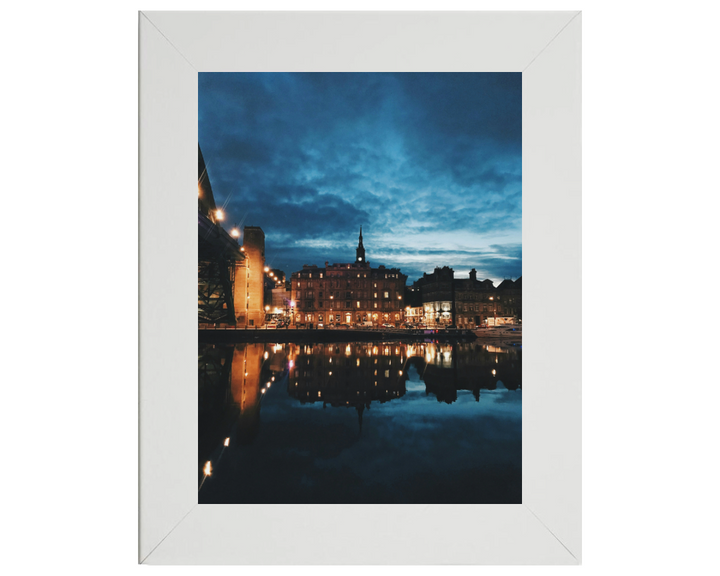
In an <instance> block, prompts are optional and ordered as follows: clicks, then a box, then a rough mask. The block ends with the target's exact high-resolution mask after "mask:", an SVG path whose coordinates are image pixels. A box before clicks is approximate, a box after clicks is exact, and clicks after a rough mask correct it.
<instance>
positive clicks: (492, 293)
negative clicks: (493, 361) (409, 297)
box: [415, 266, 522, 328]
mask: <svg viewBox="0 0 720 576" xmlns="http://www.w3.org/2000/svg"><path fill="white" fill-rule="evenodd" d="M415 286H417V287H418V288H419V289H420V294H421V299H422V306H423V312H424V321H425V322H426V323H427V324H428V326H449V325H455V326H458V327H460V328H479V327H482V326H488V325H494V324H496V323H509V322H514V321H516V320H517V321H519V320H521V319H522V278H518V279H517V280H516V281H515V282H513V281H512V280H505V281H503V282H502V283H501V284H500V285H499V286H498V287H497V288H496V287H495V286H494V285H493V283H492V281H491V280H488V279H485V280H478V279H477V271H476V270H475V269H474V268H473V269H472V270H471V271H470V274H469V277H468V278H455V272H454V271H453V269H452V268H449V267H448V266H444V267H442V268H435V271H434V272H433V273H432V274H427V273H426V274H423V277H422V278H420V279H419V280H418V281H417V282H416V283H415Z"/></svg>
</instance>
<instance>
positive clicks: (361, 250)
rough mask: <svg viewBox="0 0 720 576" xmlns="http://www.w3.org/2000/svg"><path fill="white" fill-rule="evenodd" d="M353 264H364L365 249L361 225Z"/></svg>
mask: <svg viewBox="0 0 720 576" xmlns="http://www.w3.org/2000/svg"><path fill="white" fill-rule="evenodd" d="M355 263H356V264H358V263H363V264H364V263H365V247H364V246H363V241H362V225H361V226H360V238H359V239H358V247H357V249H356V250H355Z"/></svg>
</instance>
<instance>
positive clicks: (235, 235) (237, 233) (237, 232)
mask: <svg viewBox="0 0 720 576" xmlns="http://www.w3.org/2000/svg"><path fill="white" fill-rule="evenodd" d="M230 236H232V237H233V238H240V230H238V229H237V228H233V229H232V230H230Z"/></svg>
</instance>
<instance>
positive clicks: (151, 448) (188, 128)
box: [139, 12, 581, 564]
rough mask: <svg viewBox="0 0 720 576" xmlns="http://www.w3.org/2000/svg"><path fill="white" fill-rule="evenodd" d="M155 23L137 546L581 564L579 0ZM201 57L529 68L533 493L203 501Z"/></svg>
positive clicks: (261, 557) (351, 66) (526, 374)
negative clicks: (446, 498)
mask: <svg viewBox="0 0 720 576" xmlns="http://www.w3.org/2000/svg"><path fill="white" fill-rule="evenodd" d="M139 39H140V58H139V80H140V88H139V91H140V94H139V107H140V119H139V121H140V130H139V132H140V142H139V146H140V169H139V172H140V177H139V188H140V190H139V193H140V198H139V206H140V223H139V229H140V238H139V241H140V255H139V260H140V270H139V274H140V285H139V291H140V305H139V306H140V318H139V326H140V330H139V339H140V366H139V378H140V391H139V398H140V399H139V419H140V430H139V433H140V442H139V444H140V446H139V463H140V480H139V490H140V501H139V518H140V536H139V562H140V563H147V564H579V563H580V562H581V13H580V12H466V13H457V12H455V13H449V12H448V13H429V12H428V13H422V12H417V13H412V12H409V13H372V12H366V13H357V12H355V13H329V12H326V13H322V12H320V13H317V12H316V13H311V12H307V13H291V12H285V13H263V12H141V13H140V14H139ZM202 71H214V72H218V71H246V72H249V71H264V72H270V71H284V72H292V71H338V72H340V71H353V72H362V71H366V72H383V71H393V72H397V71H455V72H463V71H467V72H470V71H475V72H485V71H488V72H490V71H493V72H499V71H502V72H522V74H523V174H522V176H523V287H524V291H523V304H524V306H523V334H524V336H523V348H524V350H523V352H524V354H523V356H524V357H523V416H522V419H523V420H522V422H523V458H522V463H523V468H522V474H523V488H522V501H523V502H522V504H519V505H467V506H458V505H453V506H443V505H372V506H371V505H198V503H197V482H196V480H197V371H196V364H195V353H196V352H197V311H196V308H195V305H194V297H195V295H194V291H195V287H194V282H195V279H196V278H195V276H196V273H197V268H196V262H195V261H196V259H197V242H196V239H195V230H194V228H195V226H196V224H195V214H194V211H195V210H196V209H197V208H196V196H195V184H194V180H195V179H196V178H197V132H198V129H197V104H198V95H197V85H198V82H197V74H198V72H202ZM560 319H561V320H560ZM559 343H561V344H562V346H559V345H558V344H559ZM278 542H282V545H278Z"/></svg>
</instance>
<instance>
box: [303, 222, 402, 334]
mask: <svg viewBox="0 0 720 576" xmlns="http://www.w3.org/2000/svg"><path fill="white" fill-rule="evenodd" d="M290 278H291V303H290V304H291V307H292V315H293V322H294V324H295V325H296V326H307V327H310V325H312V326H313V327H316V326H324V327H327V326H335V325H341V324H349V325H358V324H359V325H366V326H370V325H373V326H379V325H383V324H391V325H393V326H399V325H400V323H401V322H402V321H403V310H404V309H405V302H404V293H405V282H406V280H407V276H406V275H404V274H402V273H401V272H400V269H399V268H385V266H378V267H377V268H372V267H371V266H370V262H368V261H367V259H366V257H365V247H364V246H363V238H362V227H361V228H360V237H359V239H358V246H357V248H356V250H355V260H354V261H353V262H352V263H345V264H332V265H330V264H329V263H328V262H325V266H324V267H322V268H321V267H318V266H314V265H313V266H308V265H305V266H303V269H302V270H299V271H298V272H293V273H292V275H291V277H290Z"/></svg>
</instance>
